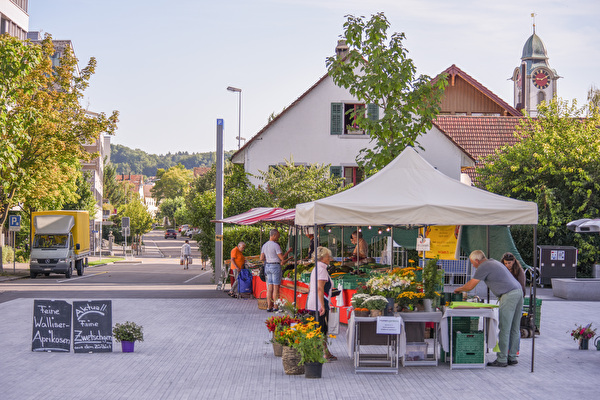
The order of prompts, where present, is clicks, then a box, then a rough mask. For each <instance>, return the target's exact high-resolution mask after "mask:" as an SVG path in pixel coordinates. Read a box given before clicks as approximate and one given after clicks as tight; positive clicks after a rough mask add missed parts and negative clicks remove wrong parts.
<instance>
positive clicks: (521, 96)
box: [511, 15, 560, 117]
mask: <svg viewBox="0 0 600 400" xmlns="http://www.w3.org/2000/svg"><path fill="white" fill-rule="evenodd" d="M532 16H533V15H532ZM558 78H560V76H558V74H557V73H556V71H555V70H554V69H552V68H550V65H548V54H547V52H546V46H544V43H543V42H542V39H540V37H539V36H538V35H536V34H535V23H534V24H533V35H531V36H530V37H529V39H527V41H526V42H525V46H523V54H522V56H521V65H520V66H519V67H517V68H515V70H514V72H513V76H512V78H511V80H512V81H513V84H514V104H515V108H516V109H517V110H519V111H522V110H525V111H527V113H528V114H529V115H531V116H533V117H535V116H536V115H537V106H538V104H540V103H541V102H542V101H550V100H551V99H552V98H553V97H554V96H556V86H557V80H558Z"/></svg>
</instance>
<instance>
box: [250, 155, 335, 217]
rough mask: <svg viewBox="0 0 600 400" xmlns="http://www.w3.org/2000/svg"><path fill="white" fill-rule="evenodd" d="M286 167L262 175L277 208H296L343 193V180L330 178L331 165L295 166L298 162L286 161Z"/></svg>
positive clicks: (262, 172)
mask: <svg viewBox="0 0 600 400" xmlns="http://www.w3.org/2000/svg"><path fill="white" fill-rule="evenodd" d="M285 163H286V165H281V166H276V167H272V168H269V170H268V171H260V172H261V178H262V180H263V181H264V183H265V187H266V190H267V191H268V192H269V194H270V195H271V196H272V198H273V203H274V205H275V206H277V207H282V208H295V207H296V204H299V203H306V202H308V201H313V200H317V199H321V198H323V197H327V196H331V195H333V194H335V193H338V192H339V191H341V190H342V181H343V179H342V178H334V177H331V176H330V175H329V165H319V164H311V165H309V166H306V165H294V160H293V159H292V160H290V161H288V160H285Z"/></svg>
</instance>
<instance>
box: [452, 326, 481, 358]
mask: <svg viewBox="0 0 600 400" xmlns="http://www.w3.org/2000/svg"><path fill="white" fill-rule="evenodd" d="M483 340H484V337H483V332H472V333H462V332H456V341H455V350H454V351H453V354H454V363H456V364H482V363H483V361H484V359H485V354H484V349H483Z"/></svg>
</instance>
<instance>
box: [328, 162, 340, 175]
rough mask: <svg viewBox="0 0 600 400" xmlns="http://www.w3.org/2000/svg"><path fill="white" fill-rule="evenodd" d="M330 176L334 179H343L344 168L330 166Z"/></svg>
mask: <svg viewBox="0 0 600 400" xmlns="http://www.w3.org/2000/svg"><path fill="white" fill-rule="evenodd" d="M329 176H330V177H332V178H341V177H342V167H340V166H334V165H332V166H330V167H329Z"/></svg>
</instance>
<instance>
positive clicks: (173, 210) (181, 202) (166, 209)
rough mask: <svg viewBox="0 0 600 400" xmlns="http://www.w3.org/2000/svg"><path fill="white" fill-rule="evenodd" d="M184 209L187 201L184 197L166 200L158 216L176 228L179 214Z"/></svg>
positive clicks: (161, 204)
mask: <svg viewBox="0 0 600 400" xmlns="http://www.w3.org/2000/svg"><path fill="white" fill-rule="evenodd" d="M184 207H185V199H184V198H183V197H182V196H179V197H175V198H174V199H165V200H163V201H162V202H161V203H160V205H159V206H158V216H159V217H160V218H167V219H168V220H169V224H171V225H172V226H174V227H175V226H177V222H178V218H177V214H178V212H179V210H181V209H183V208H184ZM179 222H182V221H179Z"/></svg>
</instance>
